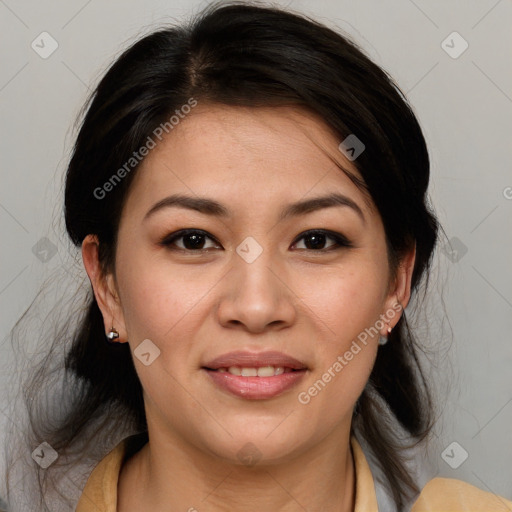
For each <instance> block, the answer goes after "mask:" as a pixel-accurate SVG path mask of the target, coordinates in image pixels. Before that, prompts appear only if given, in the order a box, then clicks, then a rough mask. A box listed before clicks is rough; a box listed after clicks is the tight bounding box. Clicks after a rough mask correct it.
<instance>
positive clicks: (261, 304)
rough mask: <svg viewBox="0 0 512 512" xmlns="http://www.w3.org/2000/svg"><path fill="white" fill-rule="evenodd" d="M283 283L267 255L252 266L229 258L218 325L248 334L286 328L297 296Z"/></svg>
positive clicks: (280, 271) (292, 317) (235, 256)
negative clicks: (230, 264) (231, 262)
mask: <svg viewBox="0 0 512 512" xmlns="http://www.w3.org/2000/svg"><path fill="white" fill-rule="evenodd" d="M287 281H288V279H287V276H286V275H285V272H284V270H283V269H282V268H281V267H280V266H279V265H278V264H277V263H276V262H275V260H274V261H273V260H272V255H271V254H270V251H265V250H264V251H263V252H262V253H261V254H260V255H259V256H258V258H257V259H256V260H255V261H253V262H252V263H248V262H247V261H245V260H244V259H243V258H242V257H240V256H239V255H238V254H237V253H235V254H233V264H232V268H231V271H230V272H228V274H227V275H226V279H225V284H224V288H223V289H222V298H221V301H220V303H219V306H218V310H217V314H218V318H219V322H220V323H221V325H222V326H223V327H227V328H239V329H241V330H245V331H249V332H252V333H261V332H264V331H266V330H269V329H273V330H280V329H283V328H285V327H289V326H290V325H292V324H293V322H294V321H295V317H296V307H295V304H296V302H297V296H296V295H295V293H294V291H293V287H292V286H291V283H289V282H287Z"/></svg>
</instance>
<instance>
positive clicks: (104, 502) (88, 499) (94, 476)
mask: <svg viewBox="0 0 512 512" xmlns="http://www.w3.org/2000/svg"><path fill="white" fill-rule="evenodd" d="M146 435H147V434H146ZM141 439H144V437H141V436H140V434H139V435H135V436H130V437H129V438H125V439H123V441H121V442H120V443H119V444H118V445H117V446H116V447H115V448H114V449H113V450H112V451H111V452H109V453H108V454H107V455H106V456H105V457H104V458H103V459H102V460H101V461H100V462H99V464H98V465H97V466H96V467H95V468H94V470H93V471H92V473H91V475H90V476H89V479H88V480H87V483H86V485H85V488H84V490H83V492H82V495H81V497H80V500H79V502H78V505H77V508H76V511H75V512H117V510H116V508H117V482H118V478H119V473H120V470H121V467H122V464H123V462H124V461H125V459H128V458H129V456H131V454H132V453H134V451H137V449H138V448H141V447H142V446H141V445H140V442H141V441H140V440H141ZM145 439H146V440H147V437H146V438H145ZM143 444H144V443H142V445H143ZM350 444H351V447H352V452H353V454H354V463H355V473H356V496H355V509H354V512H378V507H377V496H376V493H375V485H374V481H373V476H372V473H371V470H370V467H369V465H368V462H367V460H366V457H365V455H364V453H363V450H362V448H361V446H360V444H359V443H358V441H357V440H356V438H355V437H354V436H352V437H351V439H350ZM411 512H512V501H509V500H506V499H505V498H502V497H500V496H496V495H495V494H492V493H490V492H486V491H482V490H481V489H479V488H477V487H474V486H473V485H470V484H467V483H465V482H462V481H461V480H455V479H453V478H434V479H432V480H430V481H429V482H428V483H427V485H425V487H424V488H423V490H422V491H421V493H420V495H419V497H418V499H417V500H416V502H415V503H414V506H413V507H412V509H411Z"/></svg>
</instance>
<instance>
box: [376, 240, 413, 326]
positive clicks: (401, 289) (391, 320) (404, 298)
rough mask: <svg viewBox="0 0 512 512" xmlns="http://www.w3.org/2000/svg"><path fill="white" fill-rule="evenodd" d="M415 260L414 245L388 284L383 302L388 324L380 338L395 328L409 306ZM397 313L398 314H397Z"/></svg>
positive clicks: (402, 259)
mask: <svg viewBox="0 0 512 512" xmlns="http://www.w3.org/2000/svg"><path fill="white" fill-rule="evenodd" d="M415 260H416V244H415V245H414V247H413V248H412V249H410V250H409V251H407V252H406V253H405V254H404V255H403V256H402V258H401V259H400V262H399V264H398V269H397V271H396V276H395V279H394V280H393V281H392V282H391V283H390V288H389V293H388V296H387V298H386V302H385V308H386V309H385V312H384V316H385V317H386V318H387V319H388V323H386V325H385V326H384V328H383V329H382V330H381V335H382V336H387V335H388V332H387V328H388V327H391V329H392V328H393V327H395V325H396V324H397V323H398V321H399V320H400V317H401V316H402V311H403V310H404V309H405V308H406V307H407V304H409V299H410V298H411V282H412V273H413V270H414V262H415ZM397 313H398V314H397Z"/></svg>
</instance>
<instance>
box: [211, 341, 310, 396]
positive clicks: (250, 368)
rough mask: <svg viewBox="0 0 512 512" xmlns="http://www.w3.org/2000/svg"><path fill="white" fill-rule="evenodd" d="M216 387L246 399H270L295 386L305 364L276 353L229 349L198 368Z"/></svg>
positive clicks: (302, 373) (303, 370) (304, 371)
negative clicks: (229, 350)
mask: <svg viewBox="0 0 512 512" xmlns="http://www.w3.org/2000/svg"><path fill="white" fill-rule="evenodd" d="M201 369H202V370H204V371H205V372H206V373H207V374H208V375H209V377H210V382H212V383H213V384H214V385H215V386H216V389H218V390H221V391H223V392H227V393H228V394H230V395H231V396H233V395H235V396H237V397H240V398H244V399H250V400H264V399H270V398H274V397H276V396H278V395H281V394H282V393H284V392H285V391H287V390H289V389H290V388H292V387H293V386H295V385H297V384H298V383H299V381H301V380H302V378H303V377H304V375H305V374H306V372H307V371H308V367H307V366H306V365H305V364H304V363H302V362H301V361H299V360H297V359H295V358H293V357H291V356H288V355H286V354H283V353H280V352H260V353H251V352H240V351H239V352H231V353H229V354H224V355H222V356H219V357H217V358H215V359H214V360H212V361H209V362H208V363H206V364H205V365H204V366H202V367H201Z"/></svg>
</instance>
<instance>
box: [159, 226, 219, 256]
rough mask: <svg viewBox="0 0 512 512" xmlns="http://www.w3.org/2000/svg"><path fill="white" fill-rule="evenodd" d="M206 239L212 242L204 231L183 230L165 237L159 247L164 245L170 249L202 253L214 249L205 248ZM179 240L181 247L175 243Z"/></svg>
mask: <svg viewBox="0 0 512 512" xmlns="http://www.w3.org/2000/svg"><path fill="white" fill-rule="evenodd" d="M207 239H209V240H214V239H213V238H212V237H210V236H208V235H207V234H206V232H205V231H201V230H198V229H184V230H180V231H177V232H176V233H172V234H171V235H168V236H166V237H165V238H164V239H163V240H162V241H161V242H160V243H161V245H165V246H166V247H169V248H170V249H180V250H183V251H203V250H207V249H211V248H213V247H215V246H211V247H205V242H206V240H207ZM180 240H182V242H181V245H180V243H176V242H177V241H180ZM173 246H174V247H173Z"/></svg>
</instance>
